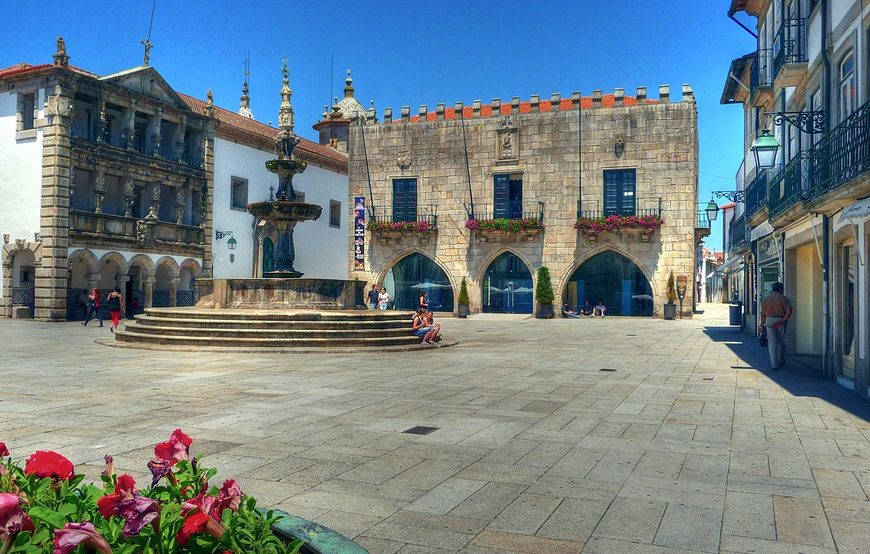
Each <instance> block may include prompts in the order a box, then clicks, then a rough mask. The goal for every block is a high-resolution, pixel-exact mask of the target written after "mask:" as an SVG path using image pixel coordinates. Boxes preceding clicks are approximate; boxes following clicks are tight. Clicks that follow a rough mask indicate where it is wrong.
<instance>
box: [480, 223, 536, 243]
mask: <svg viewBox="0 0 870 554" xmlns="http://www.w3.org/2000/svg"><path fill="white" fill-rule="evenodd" d="M543 230H544V228H543V227H529V228H527V229H523V230H522V231H517V232H516V233H512V232H510V231H502V230H492V231H484V230H483V229H478V230H476V231H472V233H474V235H475V236H476V237H477V242H511V241H527V242H531V241H533V240H535V237H537V236H538V235H540V234H541V232H542V231H543Z"/></svg>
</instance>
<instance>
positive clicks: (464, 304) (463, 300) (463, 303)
mask: <svg viewBox="0 0 870 554" xmlns="http://www.w3.org/2000/svg"><path fill="white" fill-rule="evenodd" d="M458 303H459V317H468V314H469V313H471V310H470V309H469V307H468V305H469V304H470V303H471V302H470V301H469V299H468V285H466V284H465V277H463V278H462V284H461V285H459V298H458Z"/></svg>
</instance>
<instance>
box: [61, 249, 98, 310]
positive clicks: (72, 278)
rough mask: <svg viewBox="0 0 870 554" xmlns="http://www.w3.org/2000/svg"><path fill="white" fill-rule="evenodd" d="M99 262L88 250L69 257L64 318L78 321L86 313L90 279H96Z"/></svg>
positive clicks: (77, 251)
mask: <svg viewBox="0 0 870 554" xmlns="http://www.w3.org/2000/svg"><path fill="white" fill-rule="evenodd" d="M99 271H100V262H99V260H97V258H96V256H94V253H93V252H91V251H90V250H76V251H75V252H73V253H72V254H70V256H69V274H68V276H67V300H66V318H67V319H69V320H80V319H84V318H85V312H86V311H87V297H88V289H89V288H90V286H91V279H96V276H97V275H98V274H99Z"/></svg>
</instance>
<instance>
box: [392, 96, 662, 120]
mask: <svg viewBox="0 0 870 554" xmlns="http://www.w3.org/2000/svg"><path fill="white" fill-rule="evenodd" d="M644 103H646V104H658V103H659V101H658V100H652V99H649V98H647V99H646V100H644ZM623 105H624V106H637V105H638V101H637V98H635V97H634V96H624V97H623ZM580 106H581V108H582V109H584V110H589V109H592V106H593V102H592V97H591V96H584V97H583V98H581V99H580ZM601 106H602V107H604V108H614V107H616V97H615V96H614V95H613V94H603V95H602V96H601ZM519 109H520V113H532V103H531V102H520V105H519ZM573 109H574V101H573V100H571V99H570V98H561V99H560V100H559V103H558V104H557V105H555V104H554V103H553V102H552V101H551V100H541V101H540V102H539V103H538V111H540V112H551V111H556V110H559V111H563V112H564V111H567V110H573ZM498 113H499V114H500V115H510V113H511V103H510V102H502V103H501V106H500V107H499V110H498ZM492 115H493V107H492V105H491V104H483V105H481V106H480V116H479V117H491V116H492ZM462 116H463V117H464V118H466V119H469V118H471V117H473V116H474V108H473V106H463V107H462ZM456 118H457V114H456V108H444V119H448V120H454V119H456ZM437 119H438V114H437V113H436V112H434V111H431V112H427V113H426V121H435V120H437ZM394 121H401V120H394ZM410 121H413V122H418V121H420V116H419V115H415V116H411V118H410ZM385 123H389V122H388V121H387V122H385Z"/></svg>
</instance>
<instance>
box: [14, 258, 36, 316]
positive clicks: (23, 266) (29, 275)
mask: <svg viewBox="0 0 870 554" xmlns="http://www.w3.org/2000/svg"><path fill="white" fill-rule="evenodd" d="M35 282H36V258H35V257H34V255H33V252H32V251H30V250H20V251H18V253H17V254H15V257H13V258H12V305H13V306H27V307H28V308H29V310H30V317H33V311H34V310H33V308H34V298H33V290H34V284H35Z"/></svg>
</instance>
